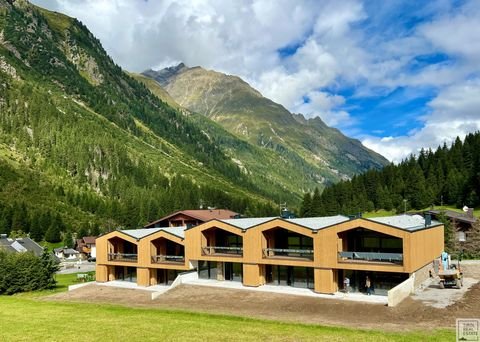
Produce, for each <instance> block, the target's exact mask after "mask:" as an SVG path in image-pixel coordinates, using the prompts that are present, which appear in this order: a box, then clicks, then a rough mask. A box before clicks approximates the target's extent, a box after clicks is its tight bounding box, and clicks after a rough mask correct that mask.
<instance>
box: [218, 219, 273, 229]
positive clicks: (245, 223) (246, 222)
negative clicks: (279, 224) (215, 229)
mask: <svg viewBox="0 0 480 342" xmlns="http://www.w3.org/2000/svg"><path fill="white" fill-rule="evenodd" d="M277 218H279V217H252V218H239V219H231V220H220V221H222V222H224V223H226V224H229V225H231V226H234V227H237V228H241V229H248V228H252V227H254V226H258V225H259V224H262V223H265V222H268V221H271V220H274V219H277Z"/></svg>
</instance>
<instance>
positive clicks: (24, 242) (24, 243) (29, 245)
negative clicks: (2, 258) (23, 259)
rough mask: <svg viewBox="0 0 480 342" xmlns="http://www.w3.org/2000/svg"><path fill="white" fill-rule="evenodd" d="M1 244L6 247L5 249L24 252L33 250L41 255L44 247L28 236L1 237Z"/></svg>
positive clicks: (37, 254)
mask: <svg viewBox="0 0 480 342" xmlns="http://www.w3.org/2000/svg"><path fill="white" fill-rule="evenodd" d="M0 246H2V247H4V249H5V250H8V251H11V252H16V253H23V252H27V251H29V252H33V254H35V255H36V256H40V255H42V253H43V248H42V246H40V245H39V244H38V243H36V242H35V241H33V240H32V239H30V238H28V237H23V238H16V239H12V238H1V239H0Z"/></svg>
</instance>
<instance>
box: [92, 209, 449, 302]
mask: <svg viewBox="0 0 480 342" xmlns="http://www.w3.org/2000/svg"><path fill="white" fill-rule="evenodd" d="M235 222H236V220H226V221H221V220H212V221H209V222H206V223H203V224H201V225H198V226H196V227H192V228H188V229H186V230H185V231H184V235H185V236H184V238H183V239H182V238H179V237H177V236H174V235H172V234H169V233H167V232H164V231H159V232H157V233H153V234H151V235H148V236H145V237H143V238H141V239H139V240H136V239H134V238H132V237H130V236H128V235H125V234H123V233H122V232H120V231H116V232H112V233H109V234H106V235H104V236H102V237H100V238H98V239H97V281H101V282H103V281H109V280H113V279H115V272H117V274H120V275H122V274H125V273H122V272H121V270H120V271H118V268H115V267H122V266H123V267H136V269H137V272H136V281H137V283H138V284H139V285H142V286H149V285H155V284H157V279H158V276H157V272H163V271H161V270H168V269H170V270H176V271H178V272H181V271H186V270H189V269H193V268H194V267H196V266H197V265H199V263H207V262H208V264H213V265H220V266H219V267H224V265H225V264H229V263H231V264H235V265H238V264H241V267H242V282H243V284H244V285H246V286H260V285H264V284H266V283H268V282H269V281H270V283H271V282H272V281H276V279H277V278H278V281H279V282H280V283H281V282H282V281H283V280H282V279H283V278H282V277H283V274H284V273H285V272H304V274H305V276H304V278H305V279H307V280H305V281H306V283H304V284H307V285H305V286H308V287H309V288H312V289H313V290H314V291H316V292H319V293H334V292H336V291H338V290H339V289H340V288H341V287H342V284H339V282H341V279H340V275H341V274H343V273H341V272H344V271H348V270H352V271H361V272H364V271H365V272H389V273H396V274H397V273H398V274H404V275H405V276H408V275H411V274H412V273H414V272H415V271H417V270H419V269H421V268H422V267H424V266H425V265H427V264H428V263H431V262H432V261H433V260H434V259H435V258H437V257H438V256H439V255H440V254H441V253H442V251H443V248H444V240H443V230H444V228H443V225H441V224H438V223H437V224H434V225H432V226H428V227H425V228H422V227H421V228H418V227H417V228H416V229H415V230H409V229H402V228H398V227H394V226H390V225H387V224H383V223H379V222H375V221H373V220H369V219H363V218H357V219H352V220H344V222H341V223H337V224H333V225H330V226H327V227H321V228H319V229H312V227H305V226H302V225H301V224H299V223H296V222H295V220H284V219H280V218H274V219H271V220H269V221H266V222H263V223H261V224H258V225H255V226H249V227H247V228H241V227H239V226H238V225H237V226H236V225H235ZM352 232H355V234H357V235H352V234H353V233H352ZM367 233H368V234H370V235H372V236H379V237H381V238H383V239H384V241H385V244H386V245H388V244H391V245H395V248H397V250H396V252H397V253H396V254H395V255H396V256H398V255H401V259H400V261H398V262H384V261H371V260H359V259H355V260H353V259H348V258H343V257H341V255H342V252H345V251H348V249H349V248H350V249H351V246H349V245H348V244H349V243H350V242H349V241H353V240H354V239H355V238H356V237H358V236H359V237H360V238H361V237H362V234H367ZM375 234H376V235H375ZM118 239H123V240H125V241H127V242H128V243H131V244H135V246H137V251H138V257H137V258H136V260H135V261H133V260H131V261H125V260H122V259H121V258H120V260H114V259H113V260H112V258H109V257H108V255H109V253H110V254H111V253H115V252H116V251H121V250H122V248H121V247H122V246H120V245H118V246H115V245H114V244H115V243H117V244H118ZM164 240H165V241H167V240H168V241H170V242H171V243H175V244H178V245H179V246H182V247H183V249H182V250H183V252H184V259H183V260H181V262H178V261H175V262H153V259H152V257H154V256H155V255H158V254H161V253H159V249H161V248H162V247H161V246H162V243H164ZM275 240H278V241H275ZM280 240H282V241H280ZM347 240H348V241H347ZM225 241H228V243H227V245H225ZM292 241H294V242H292ZM287 243H288V244H290V245H288V247H287V248H284V247H282V246H285V244H287ZM292 243H294V244H295V245H294V246H300V247H296V248H297V249H295V248H292V247H291V246H292V245H291V244H292ZM382 243H383V242H382ZM282 244H283V245H282ZM278 246H280V247H282V248H278ZM127 247H128V248H130V250H134V248H135V247H132V246H131V245H128V246H127ZM299 248H301V249H299ZM392 248H393V247H392ZM386 251H388V249H386ZM302 252H304V253H302ZM120 253H121V252H120ZM358 254H362V253H361V252H360V253H358ZM364 254H368V253H364ZM370 254H375V253H370ZM385 255H390V254H388V253H386V254H385ZM392 255H393V253H392ZM208 272H210V271H208ZM218 272H219V275H218V278H217V279H223V278H222V277H223V276H224V275H223V272H224V271H222V270H219V271H218ZM282 272H283V273H282ZM302 274H303V273H302ZM302 281H303V280H302Z"/></svg>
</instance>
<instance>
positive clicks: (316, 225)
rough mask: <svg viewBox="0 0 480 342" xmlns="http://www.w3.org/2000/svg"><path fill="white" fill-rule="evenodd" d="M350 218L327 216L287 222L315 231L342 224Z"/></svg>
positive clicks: (294, 219)
mask: <svg viewBox="0 0 480 342" xmlns="http://www.w3.org/2000/svg"><path fill="white" fill-rule="evenodd" d="M348 220H349V218H348V217H346V216H342V215H336V216H325V217H305V218H293V219H287V220H286V221H288V222H291V223H294V224H298V225H301V226H304V227H307V228H310V229H313V230H317V229H322V228H325V227H328V226H332V225H335V224H340V223H343V222H346V221H348Z"/></svg>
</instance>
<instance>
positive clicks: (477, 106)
mask: <svg viewBox="0 0 480 342" xmlns="http://www.w3.org/2000/svg"><path fill="white" fill-rule="evenodd" d="M478 94H480V79H476V80H471V81H467V82H465V83H464V84H459V85H453V86H450V87H448V88H445V89H444V90H442V91H441V92H440V93H439V94H438V96H437V97H435V99H433V100H432V101H431V102H430V103H429V106H430V107H431V109H432V113H431V114H429V115H427V116H425V117H424V118H423V119H424V126H423V127H422V128H421V129H418V130H415V131H412V132H410V134H408V135H405V136H398V137H383V138H378V137H372V136H370V137H366V138H364V139H363V141H362V142H363V144H364V145H365V146H367V147H369V148H371V149H372V150H374V151H377V152H379V153H381V154H382V155H383V156H385V157H386V158H387V159H389V160H391V161H393V162H399V161H401V160H402V159H404V158H406V157H408V156H409V155H410V154H412V153H413V154H417V153H418V152H419V151H420V149H421V148H422V147H423V148H432V149H435V148H437V147H438V146H440V145H443V143H444V142H446V143H447V144H450V143H451V142H453V141H454V140H455V138H456V137H457V136H460V137H464V136H465V135H466V134H468V133H471V132H475V131H480V96H478Z"/></svg>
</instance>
